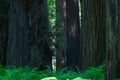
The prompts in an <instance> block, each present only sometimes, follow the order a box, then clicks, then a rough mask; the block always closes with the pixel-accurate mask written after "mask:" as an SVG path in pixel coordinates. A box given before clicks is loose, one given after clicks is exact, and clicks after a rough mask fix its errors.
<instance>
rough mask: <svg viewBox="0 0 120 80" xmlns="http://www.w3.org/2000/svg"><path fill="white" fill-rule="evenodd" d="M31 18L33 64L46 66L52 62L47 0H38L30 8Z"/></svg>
mask: <svg viewBox="0 0 120 80" xmlns="http://www.w3.org/2000/svg"><path fill="white" fill-rule="evenodd" d="M30 19H31V21H30V22H31V23H30V24H31V36H32V38H31V59H32V60H31V65H32V66H33V67H40V69H43V68H45V66H46V65H50V64H51V56H52V55H51V50H50V46H49V42H48V40H49V37H48V35H49V33H48V32H49V21H48V7H47V0H37V1H34V0H33V3H32V7H31V9H30Z"/></svg>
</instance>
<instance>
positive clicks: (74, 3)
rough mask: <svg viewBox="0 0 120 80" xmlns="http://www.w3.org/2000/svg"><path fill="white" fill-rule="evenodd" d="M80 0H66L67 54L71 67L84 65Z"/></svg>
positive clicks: (68, 64)
mask: <svg viewBox="0 0 120 80" xmlns="http://www.w3.org/2000/svg"><path fill="white" fill-rule="evenodd" d="M80 37H81V36H80V24H79V7H78V0H66V39H67V45H66V47H67V48H66V55H67V66H68V67H69V68H70V69H75V68H76V67H81V66H82V49H81V47H80V45H81V44H80Z"/></svg>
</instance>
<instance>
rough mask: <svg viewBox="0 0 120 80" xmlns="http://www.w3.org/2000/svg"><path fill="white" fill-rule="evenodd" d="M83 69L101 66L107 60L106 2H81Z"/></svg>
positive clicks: (90, 0)
mask: <svg viewBox="0 0 120 80" xmlns="http://www.w3.org/2000/svg"><path fill="white" fill-rule="evenodd" d="M81 15H82V16H81V27H82V31H83V69H87V68H88V67H90V66H97V65H99V64H100V63H101V62H102V61H103V60H104V59H105V58H104V57H105V21H106V20H105V1H104V0H100V1H98V0H81Z"/></svg>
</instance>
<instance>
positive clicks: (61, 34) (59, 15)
mask: <svg viewBox="0 0 120 80" xmlns="http://www.w3.org/2000/svg"><path fill="white" fill-rule="evenodd" d="M65 8H66V4H65V0H56V25H55V37H56V45H57V46H56V56H57V67H59V68H62V67H65V65H66V55H65V19H66V17H65V15H64V13H65V14H66V12H65V11H66V9H65Z"/></svg>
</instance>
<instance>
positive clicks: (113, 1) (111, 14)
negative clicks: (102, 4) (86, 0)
mask: <svg viewBox="0 0 120 80" xmlns="http://www.w3.org/2000/svg"><path fill="white" fill-rule="evenodd" d="M106 3H107V4H106V5H107V27H106V34H107V39H106V45H107V48H106V54H107V55H106V59H107V70H106V80H113V79H115V78H120V49H119V48H120V15H119V14H120V10H119V7H120V6H119V5H120V1H119V0H106Z"/></svg>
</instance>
